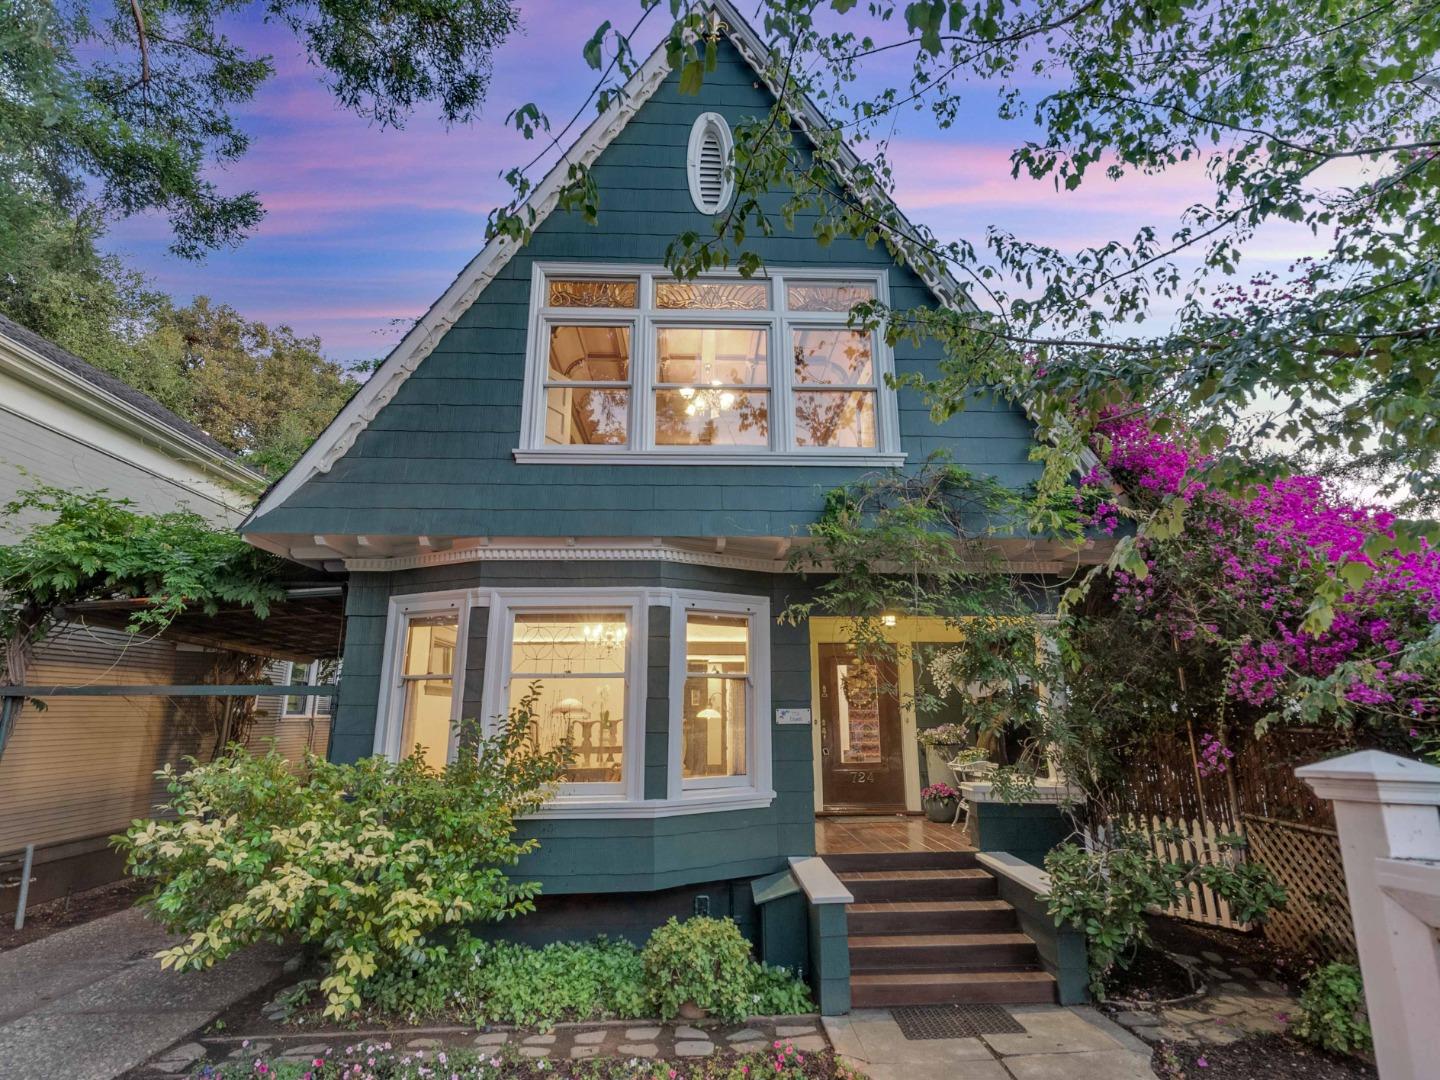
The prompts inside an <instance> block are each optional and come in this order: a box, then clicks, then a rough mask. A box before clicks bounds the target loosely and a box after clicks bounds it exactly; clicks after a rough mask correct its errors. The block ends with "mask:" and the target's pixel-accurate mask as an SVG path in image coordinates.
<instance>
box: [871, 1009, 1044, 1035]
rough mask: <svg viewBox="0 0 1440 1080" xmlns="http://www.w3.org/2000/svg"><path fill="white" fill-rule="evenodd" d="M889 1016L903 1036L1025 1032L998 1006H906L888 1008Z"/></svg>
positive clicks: (1014, 1033) (1015, 1033)
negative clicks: (893, 1019)
mask: <svg viewBox="0 0 1440 1080" xmlns="http://www.w3.org/2000/svg"><path fill="white" fill-rule="evenodd" d="M890 1015H891V1016H893V1017H894V1018H895V1022H896V1023H897V1024H899V1025H900V1033H901V1034H902V1035H904V1036H905V1038H907V1039H973V1038H974V1037H975V1036H977V1035H1023V1034H1025V1029H1024V1028H1023V1027H1021V1026H1020V1024H1019V1023H1018V1022H1017V1021H1016V1019H1015V1018H1014V1017H1013V1016H1011V1015H1010V1014H1009V1013H1008V1012H1006V1011H1005V1010H1004V1009H1002V1008H1001V1007H1000V1006H999V1005H907V1006H906V1007H905V1008H903V1009H891V1010H890Z"/></svg>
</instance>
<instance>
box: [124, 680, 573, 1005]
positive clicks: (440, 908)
mask: <svg viewBox="0 0 1440 1080" xmlns="http://www.w3.org/2000/svg"><path fill="white" fill-rule="evenodd" d="M532 689H533V688H532ZM533 700H534V698H533V696H531V697H527V698H526V699H524V700H523V701H522V702H521V703H520V706H519V707H518V708H517V709H516V710H515V711H514V712H513V713H512V714H511V715H510V716H509V717H508V718H507V719H505V720H503V721H502V722H501V723H500V724H499V725H498V728H499V730H498V733H497V734H496V735H494V736H493V737H490V738H481V737H480V736H479V735H478V733H476V732H475V731H474V730H473V729H472V728H471V727H469V726H467V728H466V730H464V731H462V733H461V741H462V744H463V745H464V746H465V747H466V748H467V752H464V753H461V754H459V755H458V760H457V761H456V762H455V763H454V764H452V765H450V766H448V767H447V768H445V769H444V770H443V771H439V772H437V771H435V770H433V769H431V768H430V767H429V766H427V765H426V764H425V762H424V760H423V758H421V757H420V756H419V755H415V756H412V757H409V758H407V759H405V760H404V761H401V762H399V763H398V764H396V763H392V762H389V761H386V760H385V759H384V758H380V757H374V758H367V759H365V760H363V761H359V762H356V763H355V764H353V765H333V764H330V763H328V762H326V761H323V760H321V759H319V758H316V757H313V756H310V757H308V758H307V759H306V766H307V768H306V770H305V774H304V775H297V774H295V773H294V772H292V771H291V769H290V767H289V766H288V764H287V763H286V762H285V760H284V759H283V758H281V757H280V756H279V755H278V754H276V753H275V752H274V751H273V750H272V751H271V752H270V753H267V754H265V755H264V756H254V755H251V754H249V753H246V752H244V751H243V750H239V749H238V748H232V750H231V751H230V752H228V753H226V754H225V755H224V756H222V757H220V758H218V759H216V760H215V761H214V762H211V763H210V764H208V765H197V766H196V767H194V768H192V769H191V770H190V771H189V772H186V773H183V774H181V773H177V772H175V771H174V770H173V769H171V768H169V767H167V768H166V769H164V770H162V771H161V773H160V774H159V775H160V776H161V777H163V779H164V780H165V782H166V786H167V788H168V790H169V792H170V800H169V802H168V804H166V806H165V810H167V811H168V814H167V816H171V817H173V820H160V821H137V822H135V823H134V824H133V825H132V826H131V828H130V830H129V831H128V832H127V833H126V834H125V835H124V836H123V837H119V838H117V844H118V846H119V847H120V848H121V850H123V851H124V852H125V853H126V868H127V870H128V871H129V872H130V873H131V874H133V875H135V876H137V877H141V878H147V879H150V880H151V881H153V882H154V883H155V889H154V891H153V892H152V893H151V894H150V896H149V897H148V899H149V901H150V904H151V907H152V909H153V910H154V912H155V913H156V914H157V915H158V917H159V919H160V921H161V922H162V923H163V924H164V925H165V927H166V929H168V930H171V931H174V932H179V933H183V934H185V935H186V939H185V940H184V941H182V942H180V944H178V945H176V946H174V947H173V948H170V949H166V950H164V951H163V952H161V953H158V954H157V956H158V958H159V959H160V961H161V964H162V966H164V967H174V968H176V969H177V970H182V969H192V968H207V967H210V966H211V965H213V964H215V963H216V962H217V961H220V960H223V959H224V958H225V957H227V956H230V955H231V954H232V953H234V952H236V951H237V950H239V949H242V948H244V947H246V946H247V945H250V944H252V943H253V942H255V941H258V940H262V939H267V938H268V939H280V938H284V937H287V936H291V935H293V936H296V937H298V938H299V939H300V940H301V941H302V942H304V943H305V944H306V945H308V946H310V947H311V948H312V949H313V950H314V951H315V952H316V953H317V955H318V957H319V960H320V962H321V965H322V968H323V977H322V979H321V981H320V989H321V990H322V992H323V993H324V995H325V1001H326V1008H325V1013H326V1015H327V1016H333V1017H344V1016H346V1015H348V1014H350V1013H352V1012H354V1011H355V1009H357V1008H358V1007H359V1006H360V1004H361V1001H362V998H363V997H364V995H365V993H366V991H367V988H368V986H369V984H370V983H371V982H372V981H373V980H374V979H375V978H376V977H377V976H378V975H380V974H381V973H382V972H385V971H387V970H391V969H394V968H397V967H404V968H408V967H413V966H416V965H417V964H420V963H423V962H424V961H425V960H426V958H427V955H428V954H427V949H429V948H432V947H433V942H432V940H431V939H432V935H433V934H434V932H435V931H436V930H437V929H439V928H441V927H444V926H457V925H459V924H463V923H470V922H483V921H492V920H497V919H503V918H506V917H510V916H514V915H519V914H521V913H523V912H527V911H531V910H533V908H534V903H533V898H534V897H535V895H536V894H537V893H538V892H539V885H538V884H535V883H530V882H515V881H511V880H510V879H509V877H508V876H507V875H506V868H507V867H510V866H513V865H514V864H515V862H516V860H517V859H519V857H520V856H521V855H522V854H524V853H525V852H526V851H529V850H531V849H532V848H533V847H534V846H535V842H534V841H533V840H532V841H525V842H523V843H522V842H517V841H516V840H515V837H514V831H515V818H516V817H517V816H518V815H520V814H524V813H528V812H530V811H533V810H535V809H536V808H538V807H539V805H540V804H541V803H542V802H543V800H544V798H545V795H546V793H547V790H548V789H549V787H550V785H551V784H553V783H554V782H555V781H556V780H557V779H558V778H559V776H560V775H561V773H562V772H563V770H564V768H565V766H566V755H567V751H566V750H565V748H563V747H562V748H561V749H559V750H557V751H555V752H552V753H543V754H542V753H537V752H535V751H534V750H533V748H532V747H531V746H530V745H529V738H528V736H529V732H530V708H531V705H532V703H533Z"/></svg>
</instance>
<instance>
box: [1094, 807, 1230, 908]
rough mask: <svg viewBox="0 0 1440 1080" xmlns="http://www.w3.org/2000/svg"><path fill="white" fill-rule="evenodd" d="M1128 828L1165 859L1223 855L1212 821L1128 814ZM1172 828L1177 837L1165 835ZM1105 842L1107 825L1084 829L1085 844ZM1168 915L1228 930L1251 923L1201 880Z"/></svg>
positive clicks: (1208, 858)
mask: <svg viewBox="0 0 1440 1080" xmlns="http://www.w3.org/2000/svg"><path fill="white" fill-rule="evenodd" d="M1122 823H1123V825H1124V826H1125V828H1127V829H1129V830H1130V831H1132V832H1139V833H1143V834H1145V836H1147V837H1148V838H1149V840H1150V848H1151V850H1152V851H1154V852H1155V854H1156V855H1158V856H1159V857H1160V858H1162V859H1168V860H1170V861H1172V862H1183V861H1191V860H1194V861H1199V862H1210V861H1214V860H1216V859H1218V858H1220V857H1221V856H1220V844H1219V841H1218V840H1217V839H1216V835H1217V834H1216V830H1215V825H1214V823H1213V822H1207V823H1206V824H1205V825H1203V826H1202V825H1201V824H1200V822H1199V821H1196V820H1193V819H1192V820H1190V821H1181V820H1172V819H1171V818H1168V817H1164V818H1162V817H1151V818H1149V819H1146V818H1142V817H1136V816H1131V817H1126V818H1123V819H1122ZM1171 830H1179V833H1180V836H1179V838H1178V839H1175V840H1171V839H1168V838H1167V837H1166V836H1165V835H1164V834H1165V833H1166V832H1169V831H1171ZM1104 841H1105V826H1103V825H1100V826H1095V827H1092V828H1087V829H1086V830H1085V846H1086V848H1087V849H1090V850H1094V849H1095V848H1096V847H1098V846H1100V845H1103V843H1104ZM1165 914H1167V915H1173V916H1175V917H1176V918H1179V919H1188V920H1190V921H1191V922H1198V923H1205V924H1206V925H1208V926H1223V927H1225V928H1226V929H1227V930H1249V929H1250V928H1251V925H1252V924H1250V923H1248V922H1241V921H1240V920H1238V919H1236V918H1235V917H1234V916H1233V915H1231V914H1230V905H1229V904H1227V903H1226V902H1225V901H1224V900H1223V899H1221V898H1220V897H1219V896H1216V895H1215V893H1214V892H1213V891H1211V889H1210V888H1209V887H1208V886H1205V885H1202V884H1200V883H1199V882H1191V883H1190V884H1189V885H1188V886H1187V887H1186V889H1185V891H1184V892H1182V893H1181V895H1180V899H1179V901H1178V902H1177V903H1175V904H1174V905H1172V906H1171V907H1170V908H1169V909H1167V910H1166V912H1165Z"/></svg>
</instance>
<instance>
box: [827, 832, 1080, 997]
mask: <svg viewBox="0 0 1440 1080" xmlns="http://www.w3.org/2000/svg"><path fill="white" fill-rule="evenodd" d="M822 857H823V858H824V860H825V862H826V864H827V865H828V866H829V867H830V869H831V870H833V871H835V873H836V875H837V876H838V877H839V878H840V880H841V882H843V883H844V885H845V887H846V888H847V889H849V890H850V892H851V894H852V895H853V896H854V897H855V903H853V904H851V905H850V908H849V911H848V923H847V926H848V930H849V935H850V941H849V944H850V1003H851V1006H852V1007H853V1008H857V1009H862V1008H886V1007H890V1006H895V1005H941V1004H958V1005H979V1004H1004V1005H1019V1004H1034V1003H1051V1002H1054V1001H1055V1000H1056V991H1055V979H1054V977H1053V976H1051V975H1050V974H1049V973H1048V972H1046V971H1044V970H1042V968H1041V966H1040V958H1039V956H1038V955H1037V953H1036V951H1035V943H1034V942H1033V941H1031V940H1030V938H1028V937H1027V936H1026V935H1024V934H1022V933H1021V932H1020V929H1019V925H1018V923H1017V921H1016V917H1015V911H1014V909H1013V908H1011V907H1010V905H1009V904H1006V903H1005V902H1004V901H1002V900H999V899H997V896H996V887H995V879H994V878H993V877H991V876H990V875H989V874H988V873H987V872H986V871H984V870H982V869H980V868H979V867H978V866H977V864H976V861H975V853H974V852H971V851H934V852H928V851H886V852H875V853H862V854H844V855H824V856H822Z"/></svg>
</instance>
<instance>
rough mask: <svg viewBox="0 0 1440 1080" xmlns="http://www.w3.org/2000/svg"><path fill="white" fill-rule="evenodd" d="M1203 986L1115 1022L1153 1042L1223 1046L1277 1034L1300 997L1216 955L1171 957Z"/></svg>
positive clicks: (1128, 1011)
mask: <svg viewBox="0 0 1440 1080" xmlns="http://www.w3.org/2000/svg"><path fill="white" fill-rule="evenodd" d="M1170 955H1171V956H1172V957H1173V958H1174V959H1176V960H1178V961H1179V962H1180V963H1182V964H1184V965H1185V966H1186V967H1189V968H1191V969H1192V970H1193V971H1194V972H1195V973H1196V974H1197V975H1198V976H1199V977H1200V979H1201V980H1202V981H1203V982H1204V984H1205V993H1203V994H1200V995H1198V996H1196V997H1194V998H1191V999H1186V1000H1183V1001H1178V1002H1175V1003H1174V1004H1171V1005H1152V1006H1146V1007H1144V1008H1135V1009H1126V1010H1124V1011H1122V1012H1119V1013H1117V1014H1116V1016H1115V1019H1116V1021H1117V1022H1119V1023H1120V1024H1122V1025H1123V1026H1124V1027H1126V1028H1128V1029H1129V1030H1130V1031H1133V1032H1134V1033H1135V1034H1136V1035H1138V1036H1140V1038H1142V1039H1144V1040H1145V1041H1146V1042H1149V1043H1156V1042H1160V1041H1161V1040H1164V1041H1165V1042H1191V1043H1200V1044H1202V1045H1204V1044H1209V1045H1211V1046H1224V1045H1226V1044H1228V1043H1232V1042H1235V1041H1236V1040H1238V1039H1242V1038H1244V1037H1246V1036H1247V1035H1274V1034H1277V1033H1279V1032H1282V1031H1284V1030H1285V1026H1286V1022H1287V1021H1288V1019H1289V1018H1290V1017H1291V1016H1293V1015H1294V1014H1295V1011H1296V1006H1297V999H1296V996H1295V994H1293V993H1292V992H1291V991H1289V990H1287V989H1286V988H1285V987H1283V986H1281V985H1280V984H1279V983H1275V982H1271V981H1270V980H1268V979H1265V978H1262V977H1261V976H1260V975H1258V974H1257V973H1256V972H1255V971H1254V970H1253V969H1251V968H1249V967H1246V966H1244V965H1243V964H1238V963H1235V962H1234V960H1233V959H1231V958H1227V957H1224V956H1222V955H1221V954H1219V953H1216V952H1208V951H1207V952H1202V953H1201V954H1200V955H1199V956H1188V955H1185V954H1178V953H1171V954H1170Z"/></svg>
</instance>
